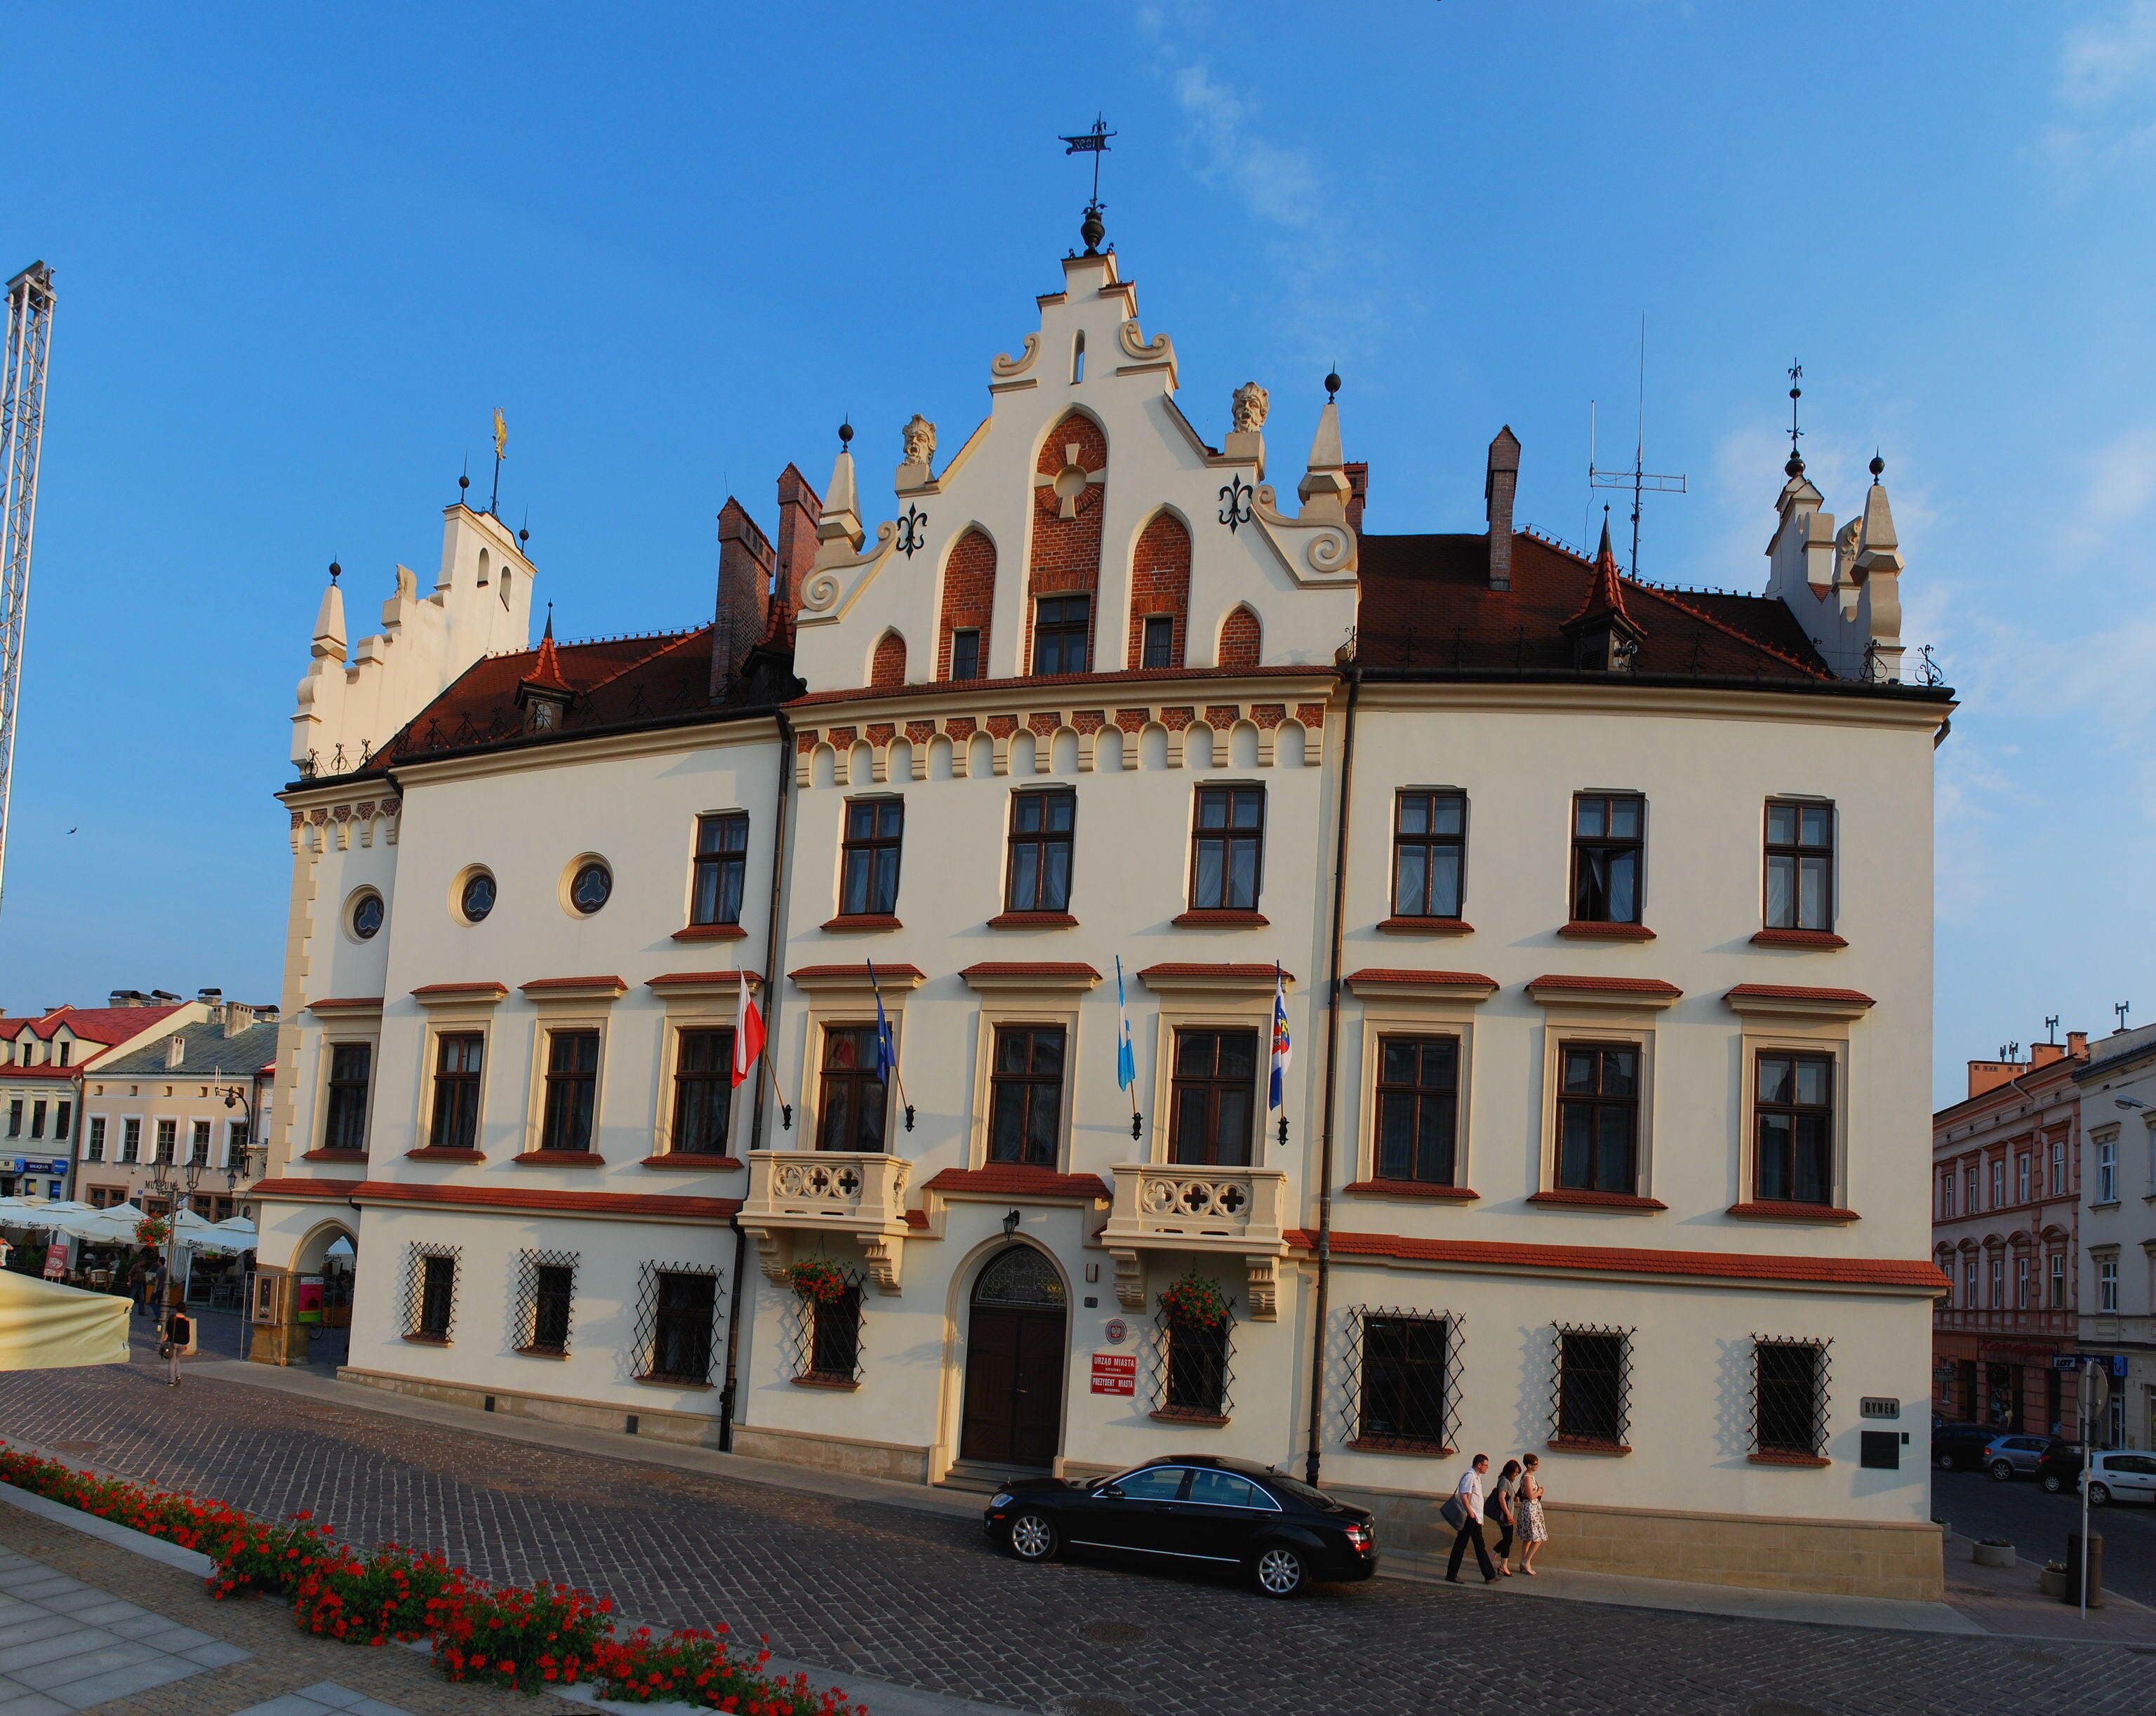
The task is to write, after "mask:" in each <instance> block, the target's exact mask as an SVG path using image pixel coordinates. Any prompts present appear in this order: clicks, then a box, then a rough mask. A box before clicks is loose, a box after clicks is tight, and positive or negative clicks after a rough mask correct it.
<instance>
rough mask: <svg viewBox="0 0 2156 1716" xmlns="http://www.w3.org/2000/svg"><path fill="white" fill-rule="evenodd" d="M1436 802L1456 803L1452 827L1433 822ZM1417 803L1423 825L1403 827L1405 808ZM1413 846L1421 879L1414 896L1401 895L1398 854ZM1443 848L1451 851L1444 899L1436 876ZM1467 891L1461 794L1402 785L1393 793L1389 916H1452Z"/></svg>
mask: <svg viewBox="0 0 2156 1716" xmlns="http://www.w3.org/2000/svg"><path fill="white" fill-rule="evenodd" d="M1440 803H1445V804H1451V805H1453V806H1455V807H1456V813H1455V817H1454V827H1453V829H1452V830H1451V831H1450V833H1446V832H1444V831H1441V830H1439V829H1438V827H1437V822H1438V815H1437V811H1438V807H1439V805H1440ZM1410 804H1421V805H1422V807H1423V811H1424V818H1423V820H1424V826H1423V828H1422V829H1421V830H1413V831H1411V830H1409V828H1408V827H1407V820H1408V814H1407V813H1408V808H1409V805H1410ZM1418 851H1419V853H1420V855H1421V862H1422V885H1421V886H1420V887H1419V889H1417V890H1416V891H1415V894H1416V897H1415V898H1414V899H1413V900H1409V899H1408V898H1407V897H1406V895H1405V893H1404V890H1403V884H1402V876H1401V871H1402V863H1401V861H1402V859H1403V858H1404V857H1408V856H1410V855H1413V854H1414V853H1416V852H1418ZM1447 852H1449V853H1450V855H1451V857H1452V888H1451V896H1450V899H1449V900H1447V899H1443V898H1440V897H1439V890H1438V886H1437V882H1436V876H1437V873H1438V868H1439V865H1438V860H1439V857H1440V854H1444V853H1447ZM1466 897H1467V794H1465V793H1463V792H1460V791H1459V790H1457V789H1453V788H1447V787H1405V788H1403V789H1401V790H1400V791H1399V792H1397V793H1395V794H1394V795H1393V916H1394V917H1425V918H1437V919H1448V918H1456V917H1459V916H1460V912H1461V911H1462V910H1463V909H1464V907H1463V902H1465V901H1466Z"/></svg>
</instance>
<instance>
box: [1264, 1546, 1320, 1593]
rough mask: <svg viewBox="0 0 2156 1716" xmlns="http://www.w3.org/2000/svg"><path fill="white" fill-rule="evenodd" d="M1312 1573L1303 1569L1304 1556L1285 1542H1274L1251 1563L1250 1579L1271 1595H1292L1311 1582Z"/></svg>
mask: <svg viewBox="0 0 2156 1716" xmlns="http://www.w3.org/2000/svg"><path fill="white" fill-rule="evenodd" d="M1309 1578H1310V1575H1308V1573H1306V1571H1305V1570H1304V1569H1303V1564H1302V1557H1301V1556H1300V1555H1298V1554H1296V1552H1295V1551H1294V1550H1293V1549H1289V1548H1288V1547H1287V1546H1286V1544H1271V1545H1270V1546H1268V1547H1267V1548H1265V1549H1260V1550H1259V1551H1258V1558H1257V1559H1256V1560H1255V1561H1253V1562H1252V1563H1251V1564H1250V1580H1251V1583H1252V1584H1254V1585H1256V1586H1257V1588H1258V1590H1260V1592H1261V1593H1263V1594H1264V1595H1266V1596H1269V1597H1282V1598H1286V1597H1291V1596H1294V1595H1296V1594H1297V1593H1298V1592H1300V1591H1301V1590H1302V1588H1303V1586H1304V1585H1306V1584H1307V1583H1308V1582H1309Z"/></svg>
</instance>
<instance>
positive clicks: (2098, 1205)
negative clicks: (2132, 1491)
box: [2075, 1025, 2156, 1448]
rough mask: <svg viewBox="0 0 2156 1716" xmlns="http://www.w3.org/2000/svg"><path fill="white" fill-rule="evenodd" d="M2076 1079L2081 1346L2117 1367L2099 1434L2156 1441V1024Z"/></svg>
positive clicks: (2115, 1439) (2104, 1047) (2123, 1443)
mask: <svg viewBox="0 0 2156 1716" xmlns="http://www.w3.org/2000/svg"><path fill="white" fill-rule="evenodd" d="M2075 1078H2076V1081H2077V1082H2078V1083H2079V1084H2080V1086H2081V1092H2082V1134H2083V1138H2082V1155H2083V1166H2082V1194H2083V1200H2082V1217H2081V1245H2080V1248H2079V1255H2080V1267H2079V1274H2080V1277H2081V1346H2082V1351H2083V1352H2084V1353H2087V1354H2093V1355H2095V1356H2097V1357H2101V1358H2103V1359H2108V1360H2109V1361H2110V1365H2111V1369H2112V1379H2111V1390H2110V1397H2109V1402H2108V1405H2107V1408H2106V1410H2105V1415H2104V1418H2103V1427H2102V1431H2100V1432H2099V1433H2098V1438H2097V1439H2098V1441H2100V1442H2101V1443H2102V1444H2103V1445H2104V1446H2108V1447H2113V1448H2156V1025H2138V1026H2137V1027H2135V1028H2134V1029H2133V1030H2120V1031H2114V1032H2112V1035H2109V1036H2107V1037H2105V1038H2103V1039H2102V1040H2100V1041H2098V1042H2097V1043H2096V1044H2095V1045H2093V1046H2092V1047H2091V1049H2090V1051H2089V1057H2088V1064H2087V1066H2084V1067H2082V1069H2081V1070H2080V1071H2078V1072H2076V1074H2075ZM2122 1372H2123V1374H2121V1373H2122Z"/></svg>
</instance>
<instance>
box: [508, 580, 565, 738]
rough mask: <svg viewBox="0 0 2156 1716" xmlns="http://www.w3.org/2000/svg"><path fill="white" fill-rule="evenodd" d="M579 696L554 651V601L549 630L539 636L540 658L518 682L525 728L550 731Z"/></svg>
mask: <svg viewBox="0 0 2156 1716" xmlns="http://www.w3.org/2000/svg"><path fill="white" fill-rule="evenodd" d="M575 695H576V694H575V692H574V691H572V690H571V689H570V688H569V682H568V681H567V680H565V679H563V678H562V663H561V660H560V659H559V658H558V657H557V655H555V653H554V604H552V602H549V603H548V604H547V629H546V631H545V632H544V633H542V635H541V636H540V639H539V659H538V660H537V661H536V662H535V663H534V664H533V665H532V669H531V672H530V673H528V674H526V676H524V677H523V678H522V679H521V680H519V681H517V682H516V706H517V707H518V708H520V709H521V710H522V711H523V712H524V730H525V731H526V732H535V733H538V732H551V731H552V730H553V729H554V728H556V727H560V726H561V724H562V717H563V716H565V715H566V714H567V712H568V709H569V700H570V699H571V698H572V696H575Z"/></svg>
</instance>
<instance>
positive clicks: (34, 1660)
mask: <svg viewBox="0 0 2156 1716" xmlns="http://www.w3.org/2000/svg"><path fill="white" fill-rule="evenodd" d="M55 1618H57V1619H60V1620H61V1630H60V1631H58V1632H54V1633H50V1634H49V1635H47V1636H45V1637H44V1638H40V1639H33V1640H31V1641H30V1642H28V1644H20V1645H9V1646H8V1647H7V1648H6V1649H5V1650H0V1674H6V1675H10V1676H12V1677H13V1678H15V1679H17V1680H19V1681H21V1682H22V1683H23V1684H24V1685H25V1686H28V1685H32V1684H33V1682H32V1681H31V1680H30V1679H29V1678H28V1672H27V1671H28V1670H30V1669H33V1668H35V1667H38V1665H39V1664H41V1663H45V1662H57V1661H58V1660H59V1659H60V1658H61V1657H80V1656H84V1655H86V1654H87V1653H88V1652H91V1651H103V1650H110V1649H116V1648H118V1647H121V1646H122V1645H124V1644H125V1643H126V1641H125V1640H122V1639H116V1638H115V1637H113V1636H112V1635H111V1634H110V1633H109V1632H100V1631H99V1630H98V1629H97V1628H95V1627H94V1626H76V1625H75V1624H74V1622H72V1621H66V1620H65V1619H64V1617H55ZM130 1648H132V1647H130Z"/></svg>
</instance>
